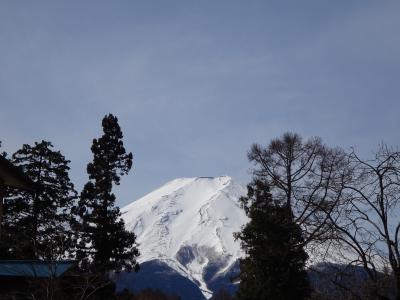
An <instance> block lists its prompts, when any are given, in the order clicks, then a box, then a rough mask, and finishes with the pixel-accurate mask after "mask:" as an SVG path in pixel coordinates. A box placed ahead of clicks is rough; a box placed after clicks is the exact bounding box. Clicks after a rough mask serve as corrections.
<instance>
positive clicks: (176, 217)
mask: <svg viewBox="0 0 400 300" xmlns="http://www.w3.org/2000/svg"><path fill="white" fill-rule="evenodd" d="M245 193H246V190H245V188H243V187H242V186H241V185H240V184H238V183H236V182H235V181H234V180H232V178H231V177H228V176H221V177H194V178H179V179H175V180H172V181H170V182H168V183H166V184H165V185H163V186H162V187H160V188H158V189H156V190H155V191H153V192H151V193H149V194H147V195H146V196H144V197H142V198H140V199H138V200H136V201H134V202H132V203H131V204H129V205H127V206H125V207H123V208H122V209H121V212H122V217H123V219H124V221H125V224H126V227H127V229H128V230H132V231H133V232H135V234H136V235H137V242H138V243H139V249H140V253H141V255H140V258H139V261H140V262H141V263H145V262H150V261H157V262H161V263H163V264H166V265H168V266H169V267H170V268H171V269H173V270H174V271H176V272H177V273H179V274H180V275H181V276H183V277H186V278H187V279H189V280H191V281H192V282H194V283H195V284H196V285H198V286H199V288H200V289H201V291H202V293H203V294H204V295H205V296H206V297H207V298H208V297H210V296H211V294H212V292H215V291H216V290H217V289H219V288H221V282H223V281H224V282H225V283H226V284H229V280H228V279H226V278H227V276H228V274H231V272H232V270H233V269H235V268H236V269H237V261H238V258H239V257H240V256H241V255H242V252H241V250H240V244H239V242H236V241H234V238H233V233H234V232H237V231H239V230H240V227H241V226H242V225H243V224H245V223H246V222H247V221H248V219H247V217H246V215H245V213H244V211H243V210H242V209H241V208H240V206H239V198H240V196H242V195H245ZM139 273H140V272H139ZM224 278H225V279H224Z"/></svg>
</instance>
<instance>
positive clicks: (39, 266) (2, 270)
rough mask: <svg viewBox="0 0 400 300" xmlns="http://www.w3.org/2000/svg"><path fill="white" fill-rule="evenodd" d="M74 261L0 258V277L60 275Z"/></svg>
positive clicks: (46, 276) (73, 263) (72, 264)
mask: <svg viewBox="0 0 400 300" xmlns="http://www.w3.org/2000/svg"><path fill="white" fill-rule="evenodd" d="M75 263H76V262H75V261H70V260H67V261H41V260H0V277H33V278H49V277H60V276H62V275H63V274H64V273H65V272H66V271H67V270H69V269H70V268H71V267H73V266H74V265H75Z"/></svg>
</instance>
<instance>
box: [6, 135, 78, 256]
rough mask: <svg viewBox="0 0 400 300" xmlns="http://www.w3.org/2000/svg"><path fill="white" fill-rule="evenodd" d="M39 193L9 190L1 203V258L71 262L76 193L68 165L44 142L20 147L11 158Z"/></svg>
mask: <svg viewBox="0 0 400 300" xmlns="http://www.w3.org/2000/svg"><path fill="white" fill-rule="evenodd" d="M12 163H13V164H14V165H16V166H19V167H21V168H22V169H23V170H24V171H25V173H26V174H27V175H28V176H29V177H30V178H31V179H32V180H33V181H35V182H38V183H40V189H38V190H37V191H35V192H32V191H24V190H17V189H9V190H8V194H7V196H6V198H5V201H4V219H3V237H2V256H3V257H5V258H17V259H47V260H56V259H63V258H71V257H72V256H73V254H74V249H75V243H76V236H75V234H74V232H73V230H72V225H73V224H74V222H75V216H74V215H73V214H72V213H71V209H72V208H73V206H74V204H75V200H76V192H75V190H74V185H73V184H72V182H71V180H70V178H69V175H68V172H69V161H68V160H66V159H65V157H64V156H63V155H62V154H61V152H60V151H56V150H54V149H53V145H52V144H51V143H50V142H47V141H41V142H36V143H34V145H32V146H31V145H27V144H25V145H23V146H22V148H21V149H20V150H18V151H17V152H15V153H14V154H13V155H12Z"/></svg>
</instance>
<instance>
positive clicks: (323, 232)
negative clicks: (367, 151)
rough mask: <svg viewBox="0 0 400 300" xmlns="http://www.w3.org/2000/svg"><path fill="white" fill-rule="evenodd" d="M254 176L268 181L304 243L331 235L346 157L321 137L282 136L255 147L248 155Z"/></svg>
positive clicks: (319, 240)
mask: <svg viewBox="0 0 400 300" xmlns="http://www.w3.org/2000/svg"><path fill="white" fill-rule="evenodd" d="M248 158H249V160H250V161H251V162H252V163H253V164H254V168H253V170H252V173H253V176H254V177H256V178H259V179H261V180H263V181H265V182H267V183H268V184H269V186H270V188H271V193H272V194H273V197H274V200H275V201H278V202H280V203H282V204H285V205H286V206H287V207H288V208H289V209H290V210H291V211H292V213H293V217H294V221H295V223H297V224H298V225H300V227H301V229H302V230H303V235H304V243H305V244H309V243H312V242H317V243H320V242H321V240H325V239H327V238H329V237H330V236H329V235H330V233H331V231H330V229H331V224H330V217H329V216H330V215H331V214H332V212H333V211H334V209H335V207H336V206H337V205H338V203H339V202H340V199H341V198H340V197H341V193H340V191H341V180H342V176H343V170H344V169H345V164H346V154H345V153H344V151H343V150H341V149H340V148H334V149H333V148H329V147H327V146H325V145H324V144H323V143H322V142H321V139H320V138H316V137H315V138H310V139H308V140H303V139H302V138H301V136H300V135H298V134H295V133H289V132H288V133H285V134H283V135H282V136H281V137H279V138H276V139H273V140H272V141H271V142H270V143H269V145H268V146H266V147H263V146H261V145H258V144H254V145H253V146H252V147H251V150H250V151H249V153H248Z"/></svg>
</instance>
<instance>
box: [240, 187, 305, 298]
mask: <svg viewBox="0 0 400 300" xmlns="http://www.w3.org/2000/svg"><path fill="white" fill-rule="evenodd" d="M241 202H242V206H243V208H244V210H245V212H246V214H247V216H248V217H249V218H250V221H249V223H248V224H246V225H245V226H244V227H243V228H242V231H241V232H239V233H237V234H236V238H237V239H239V240H240V241H241V245H242V248H243V250H244V251H245V254H246V256H245V258H243V259H241V261H240V287H239V292H238V297H239V299H241V300H264V299H265V300H266V299H269V300H271V299H287V300H289V299H306V298H307V297H308V295H309V293H310V287H309V283H308V281H307V273H306V271H305V262H306V260H307V257H308V256H307V254H306V252H305V251H304V249H303V247H302V243H303V238H302V232H301V230H300V227H299V226H298V225H297V224H296V223H294V222H293V216H292V213H291V210H290V208H288V206H287V205H286V204H280V203H278V202H274V201H273V199H272V196H271V193H270V190H269V186H268V184H267V183H265V182H263V181H261V180H258V179H256V180H254V181H253V182H252V183H251V184H249V185H248V194H247V197H242V198H241Z"/></svg>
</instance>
